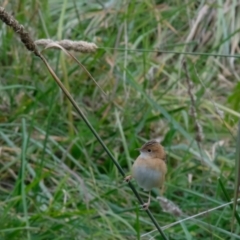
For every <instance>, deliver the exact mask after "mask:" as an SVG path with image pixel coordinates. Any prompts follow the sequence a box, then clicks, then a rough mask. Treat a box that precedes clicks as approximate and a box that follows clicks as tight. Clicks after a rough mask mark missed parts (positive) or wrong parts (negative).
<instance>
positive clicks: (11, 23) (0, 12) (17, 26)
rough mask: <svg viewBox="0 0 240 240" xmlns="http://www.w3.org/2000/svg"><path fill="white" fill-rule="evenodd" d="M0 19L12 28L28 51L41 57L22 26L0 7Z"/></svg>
mask: <svg viewBox="0 0 240 240" xmlns="http://www.w3.org/2000/svg"><path fill="white" fill-rule="evenodd" d="M0 19H1V20H2V21H3V22H4V23H6V24H7V25H8V26H10V27H11V28H13V30H14V32H16V33H17V34H18V35H19V36H20V39H21V41H22V43H23V44H24V45H25V47H26V48H27V49H28V50H29V51H31V52H33V53H34V54H35V55H36V56H38V57H41V55H40V53H39V52H38V50H37V47H36V45H35V43H34V41H33V40H32V38H31V37H30V35H29V33H28V32H26V31H25V29H24V27H23V25H20V24H19V23H18V21H17V20H16V19H14V18H13V17H12V16H11V15H10V14H8V13H7V12H6V11H5V10H4V8H3V7H0Z"/></svg>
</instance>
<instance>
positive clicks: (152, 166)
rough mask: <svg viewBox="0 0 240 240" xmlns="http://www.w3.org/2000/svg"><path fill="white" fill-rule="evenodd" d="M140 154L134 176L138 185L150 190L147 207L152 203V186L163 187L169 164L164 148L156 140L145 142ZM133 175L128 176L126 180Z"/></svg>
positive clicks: (133, 168)
mask: <svg viewBox="0 0 240 240" xmlns="http://www.w3.org/2000/svg"><path fill="white" fill-rule="evenodd" d="M139 151H140V155H139V156H138V158H137V159H136V160H135V162H134V164H133V166H132V177H133V178H134V179H135V180H136V181H137V183H138V185H139V186H140V187H142V188H144V189H145V190H146V191H149V199H148V202H147V203H145V204H144V206H143V208H144V209H147V208H148V206H149V204H150V191H151V189H152V188H163V184H164V181H165V175H166V173H167V166H166V163H165V160H166V154H165V151H164V148H163V146H162V145H161V144H159V143H158V142H157V141H155V140H151V141H149V142H147V143H145V144H144V145H143V146H142V147H141V148H140V149H139ZM130 178H131V176H128V177H126V181H128V180H130Z"/></svg>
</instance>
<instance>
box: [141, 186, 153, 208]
mask: <svg viewBox="0 0 240 240" xmlns="http://www.w3.org/2000/svg"><path fill="white" fill-rule="evenodd" d="M150 202H151V191H149V193H148V201H147V202H146V203H144V204H143V205H142V209H143V210H147V209H148V207H149V205H150Z"/></svg>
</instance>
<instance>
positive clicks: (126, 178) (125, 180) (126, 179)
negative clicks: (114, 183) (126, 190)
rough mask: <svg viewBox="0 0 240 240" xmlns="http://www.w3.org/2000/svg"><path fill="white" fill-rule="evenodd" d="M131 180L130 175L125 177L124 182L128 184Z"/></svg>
mask: <svg viewBox="0 0 240 240" xmlns="http://www.w3.org/2000/svg"><path fill="white" fill-rule="evenodd" d="M131 179H132V176H131V175H129V176H126V177H125V178H124V182H127V183H129V182H130V180H131Z"/></svg>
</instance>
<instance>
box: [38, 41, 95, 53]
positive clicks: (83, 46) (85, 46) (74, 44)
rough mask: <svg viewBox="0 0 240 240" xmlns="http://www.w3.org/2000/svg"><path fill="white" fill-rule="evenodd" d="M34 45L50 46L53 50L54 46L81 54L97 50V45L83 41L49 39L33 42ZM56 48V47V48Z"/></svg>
mask: <svg viewBox="0 0 240 240" xmlns="http://www.w3.org/2000/svg"><path fill="white" fill-rule="evenodd" d="M35 44H37V45H39V46H43V47H45V48H47V47H48V46H49V45H51V47H52V48H54V44H57V45H60V46H61V47H63V48H64V49H66V50H68V51H74V52H81V53H93V52H96V50H97V48H98V47H97V45H96V44H95V43H89V42H85V41H72V40H68V39H64V40H60V41H53V40H51V39H39V40H36V41H35ZM56 48H58V47H56Z"/></svg>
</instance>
